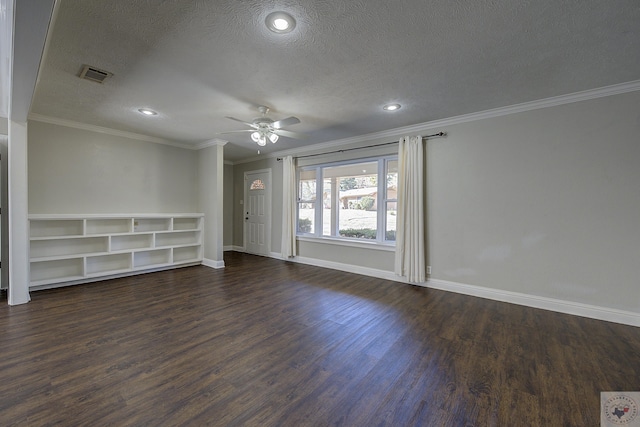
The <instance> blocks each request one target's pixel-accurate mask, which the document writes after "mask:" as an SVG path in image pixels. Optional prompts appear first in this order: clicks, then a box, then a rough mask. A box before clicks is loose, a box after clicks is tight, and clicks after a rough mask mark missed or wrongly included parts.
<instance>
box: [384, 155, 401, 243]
mask: <svg viewBox="0 0 640 427" xmlns="http://www.w3.org/2000/svg"><path fill="white" fill-rule="evenodd" d="M397 198H398V161H397V160H389V161H388V162H387V201H386V209H385V215H386V221H385V236H384V240H385V241H395V240H396V214H397V213H398V212H397V211H398V203H397V202H396V200H397Z"/></svg>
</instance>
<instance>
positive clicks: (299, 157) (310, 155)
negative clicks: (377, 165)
mask: <svg viewBox="0 0 640 427" xmlns="http://www.w3.org/2000/svg"><path fill="white" fill-rule="evenodd" d="M445 136H447V133H446V132H438V133H434V134H432V135H426V136H423V137H422V139H427V138H435V137H445ZM398 142H399V141H391V142H384V143H382V144H373V145H367V146H364V147H355V148H345V149H343V150H335V151H327V152H326V153H317V154H307V155H306V156H295V157H294V158H295V159H304V158H305V157H315V156H324V155H325V154H334V153H344V152H345V151H353V150H362V149H363V148H374V147H382V146H383V145H391V144H397V143H398ZM276 160H277V161H280V160H282V157H278V158H276Z"/></svg>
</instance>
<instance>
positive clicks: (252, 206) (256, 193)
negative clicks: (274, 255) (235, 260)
mask: <svg viewBox="0 0 640 427" xmlns="http://www.w3.org/2000/svg"><path fill="white" fill-rule="evenodd" d="M243 214H244V248H245V251H246V252H248V253H251V254H255V255H263V256H269V252H270V251H271V169H262V170H256V171H250V172H245V174H244V210H243Z"/></svg>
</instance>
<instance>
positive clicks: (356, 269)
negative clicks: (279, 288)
mask: <svg viewBox="0 0 640 427" xmlns="http://www.w3.org/2000/svg"><path fill="white" fill-rule="evenodd" d="M271 256H272V258H277V259H283V258H282V255H280V254H277V253H275V252H272V253H271ZM286 261H293V262H299V263H300V264H306V265H313V266H315V267H323V268H330V269H331V270H339V271H344V272H347V273H356V274H361V275H363V276H369V277H375V278H377V279H385V280H392V281H394V282H402V283H408V282H407V281H406V280H404V278H402V277H399V276H396V275H395V273H394V272H393V271H387V270H379V269H377V268H370V267H362V266H358V265H352V264H345V263H342V262H335V261H326V260H322V259H317V258H307V257H301V256H297V257H294V258H287V259H286Z"/></svg>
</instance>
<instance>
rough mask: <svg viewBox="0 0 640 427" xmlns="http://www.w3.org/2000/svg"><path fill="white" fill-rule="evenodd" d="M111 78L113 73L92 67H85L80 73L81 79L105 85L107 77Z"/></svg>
mask: <svg viewBox="0 0 640 427" xmlns="http://www.w3.org/2000/svg"><path fill="white" fill-rule="evenodd" d="M111 76H113V73H110V72H108V71H104V70H101V69H99V68H96V67H92V66H91V65H83V66H82V71H80V78H81V79H85V80H91V81H92V82H97V83H103V82H104V81H105V80H106V79H107V77H111Z"/></svg>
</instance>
